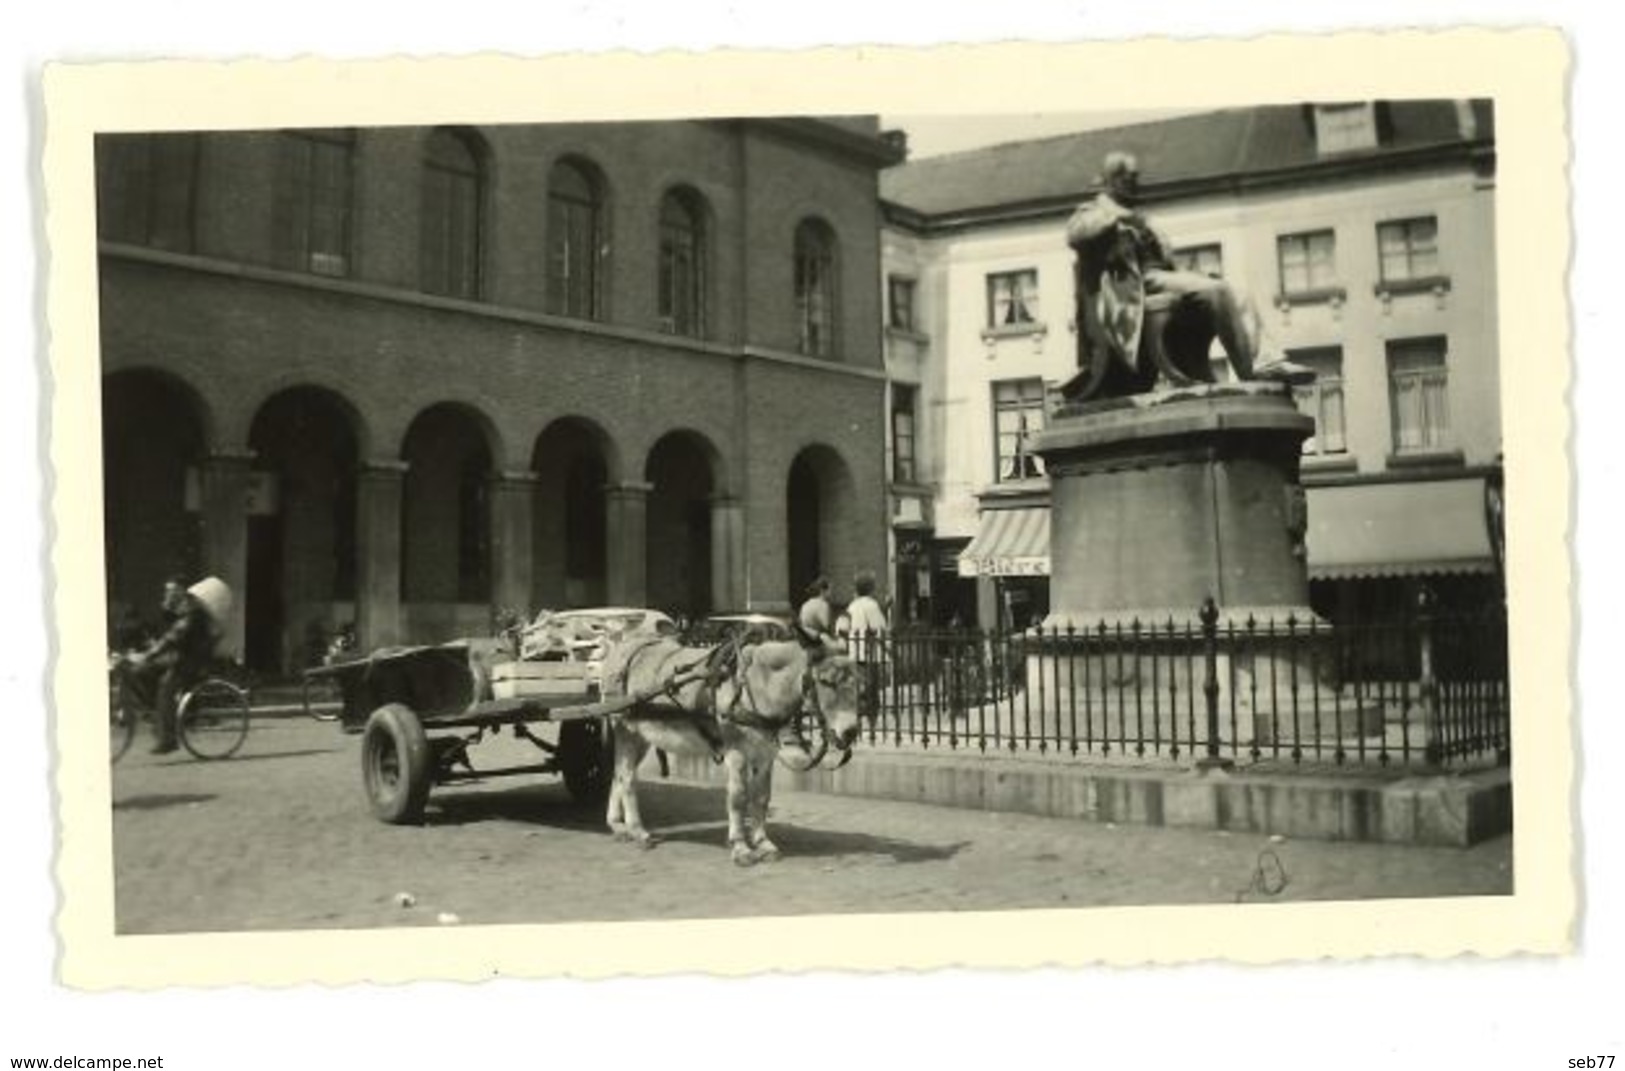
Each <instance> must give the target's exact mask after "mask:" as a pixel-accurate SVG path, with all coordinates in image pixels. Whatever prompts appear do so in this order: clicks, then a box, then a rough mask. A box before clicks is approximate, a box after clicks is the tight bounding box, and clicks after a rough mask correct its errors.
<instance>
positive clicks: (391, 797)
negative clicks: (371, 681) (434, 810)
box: [361, 703, 434, 825]
mask: <svg viewBox="0 0 1625 1071" xmlns="http://www.w3.org/2000/svg"><path fill="white" fill-rule="evenodd" d="M429 759H430V755H429V736H428V734H427V733H425V732H424V731H423V722H422V721H421V720H419V718H418V716H417V714H416V713H415V712H414V711H413V710H412V708H410V707H408V706H405V705H403V704H401V703H390V704H388V705H387V706H381V707H379V708H378V709H377V710H375V711H373V712H372V716H371V717H369V718H368V719H367V727H366V729H364V730H363V731H362V734H361V781H362V784H363V785H364V786H365V788H366V792H367V803H368V805H369V806H371V808H372V813H373V815H374V816H375V817H377V818H378V819H379V820H380V821H384V822H388V823H389V824H391V825H410V824H412V823H414V822H417V821H419V820H420V819H421V818H422V817H423V808H424V807H425V806H426V805H427V804H428V802H429V789H430V788H432V787H433V784H434V779H433V777H432V776H431V775H432V772H433V771H432V770H431V768H430V762H429Z"/></svg>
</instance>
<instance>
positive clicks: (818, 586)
mask: <svg viewBox="0 0 1625 1071" xmlns="http://www.w3.org/2000/svg"><path fill="white" fill-rule="evenodd" d="M829 591H830V586H829V578H828V577H823V576H820V577H818V578H816V579H815V580H814V581H813V582H812V583H811V584H808V585H807V601H806V602H804V603H802V604H801V612H800V613H799V614H797V615H796V623H797V624H798V625H800V626H801V631H802V632H804V633H806V634H807V635H808V636H810V637H812V638H813V639H816V640H818V641H819V642H821V643H823V644H824V645H825V646H834V644H835V611H834V610H833V609H832V608H831V607H830V604H829Z"/></svg>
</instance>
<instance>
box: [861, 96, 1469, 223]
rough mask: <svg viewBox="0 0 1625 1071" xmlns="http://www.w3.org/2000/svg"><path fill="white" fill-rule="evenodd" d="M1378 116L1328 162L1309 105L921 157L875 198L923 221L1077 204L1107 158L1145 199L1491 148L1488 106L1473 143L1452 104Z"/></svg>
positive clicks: (1418, 105)
mask: <svg viewBox="0 0 1625 1071" xmlns="http://www.w3.org/2000/svg"><path fill="white" fill-rule="evenodd" d="M1379 109H1380V110H1379V113H1378V123H1379V130H1381V132H1382V133H1381V144H1380V145H1379V146H1378V147H1377V148H1375V149H1368V150H1357V151H1353V152H1344V153H1338V154H1336V155H1335V156H1322V155H1320V154H1318V153H1317V152H1316V149H1315V138H1314V120H1313V111H1312V107H1311V106H1310V105H1306V104H1277V105H1261V106H1256V107H1248V108H1229V109H1223V110H1220V111H1211V112H1202V113H1199V114H1196V115H1184V116H1179V117H1176V118H1171V119H1159V120H1155V121H1152V122H1145V123H1135V124H1132V125H1128V126H1118V127H1107V128H1102V129H1099V130H1087V131H1081V132H1079V133H1074V134H1064V135H1060V136H1058V137H1050V138H1039V139H1035V140H1032V141H1016V142H1007V143H1004V144H1001V145H993V146H989V147H987V148H981V149H972V150H969V151H966V152H958V153H949V154H946V155H943V156H935V157H928V158H926V159H922V160H916V161H913V162H911V163H907V164H903V165H901V166H898V167H894V168H891V169H890V170H887V171H883V172H881V176H880V191H881V196H882V198H883V199H885V200H886V201H889V202H891V203H892V204H894V205H899V206H902V207H904V208H906V209H911V210H913V211H914V212H917V213H920V214H922V215H925V216H940V215H945V214H951V213H960V212H968V211H971V210H974V209H985V208H992V207H995V206H1007V205H1015V204H1024V203H1031V202H1043V201H1049V200H1068V199H1076V198H1078V197H1079V196H1081V195H1082V194H1084V193H1085V192H1087V191H1088V190H1089V189H1090V188H1091V187H1092V186H1094V184H1095V180H1096V176H1097V175H1098V173H1099V170H1100V164H1101V161H1102V160H1103V159H1104V158H1105V156H1106V154H1107V153H1108V152H1110V151H1113V150H1122V151H1126V152H1130V153H1133V154H1134V155H1135V156H1136V157H1137V158H1138V159H1139V164H1140V179H1141V186H1142V190H1143V191H1144V192H1145V193H1146V194H1147V195H1148V197H1149V198H1151V199H1154V198H1155V196H1156V192H1157V188H1158V187H1159V186H1167V185H1169V184H1177V185H1184V184H1187V183H1193V182H1195V183H1200V182H1203V181H1217V180H1227V179H1238V178H1242V177H1246V176H1253V175H1266V174H1269V173H1272V172H1279V171H1283V170H1290V169H1294V168H1302V167H1307V166H1324V167H1337V166H1339V165H1343V166H1346V165H1347V164H1348V163H1349V162H1350V161H1356V160H1373V159H1375V160H1380V159H1383V158H1387V157H1392V156H1394V155H1396V154H1403V153H1407V152H1413V151H1416V150H1421V149H1426V148H1432V147H1445V146H1467V145H1477V144H1485V143H1493V141H1494V136H1495V134H1494V127H1493V108H1492V104H1491V102H1490V101H1487V100H1478V101H1473V102H1472V113H1473V117H1474V121H1475V126H1476V130H1475V131H1474V132H1473V136H1472V137H1468V136H1465V135H1464V134H1463V132H1462V130H1461V124H1460V120H1459V118H1458V115H1457V110H1456V102H1455V101H1452V100H1421V101H1391V102H1382V103H1380V104H1379Z"/></svg>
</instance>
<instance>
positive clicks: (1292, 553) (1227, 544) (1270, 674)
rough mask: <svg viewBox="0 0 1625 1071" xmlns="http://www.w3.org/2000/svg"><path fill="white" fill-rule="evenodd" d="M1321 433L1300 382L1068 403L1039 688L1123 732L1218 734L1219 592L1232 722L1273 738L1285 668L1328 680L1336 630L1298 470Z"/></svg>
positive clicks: (1033, 665)
mask: <svg viewBox="0 0 1625 1071" xmlns="http://www.w3.org/2000/svg"><path fill="white" fill-rule="evenodd" d="M1313 433H1314V421H1313V420H1312V419H1311V418H1309V417H1306V416H1304V415H1302V414H1301V413H1299V412H1298V410H1297V407H1296V406H1295V405H1294V404H1293V400H1292V396H1291V394H1290V393H1289V391H1288V389H1287V388H1285V387H1283V386H1280V385H1276V384H1267V383H1243V384H1235V385H1215V386H1202V387H1195V388H1190V389H1186V390H1179V391H1171V392H1166V393H1157V394H1145V395H1137V396H1134V397H1131V398H1125V399H1118V400H1114V401H1111V402H1103V403H1096V404H1093V405H1083V406H1076V407H1072V408H1063V409H1062V410H1060V411H1059V412H1058V413H1056V414H1055V415H1054V417H1053V418H1052V420H1051V423H1050V426H1049V428H1048V429H1046V430H1045V431H1044V432H1043V433H1042V434H1041V435H1039V436H1038V437H1037V441H1036V442H1035V444H1034V449H1035V451H1036V452H1037V453H1038V454H1040V455H1041V456H1042V457H1043V458H1044V461H1045V467H1046V469H1047V471H1048V473H1049V477H1050V487H1051V491H1050V500H1051V508H1050V607H1051V613H1050V615H1049V617H1048V618H1046V619H1045V621H1044V625H1043V629H1042V633H1043V638H1042V639H1036V640H1035V642H1034V643H1033V644H1032V645H1031V647H1030V653H1029V655H1028V659H1027V677H1028V681H1027V685H1028V688H1029V690H1030V691H1033V692H1036V693H1038V694H1045V693H1047V694H1048V695H1049V696H1050V697H1051V698H1050V702H1049V703H1048V704H1046V705H1050V706H1053V707H1054V708H1055V709H1056V710H1057V711H1058V712H1059V711H1061V710H1065V711H1066V712H1067V716H1068V717H1069V718H1070V717H1073V716H1074V713H1073V712H1074V711H1078V710H1083V711H1085V712H1086V716H1089V717H1093V718H1098V719H1100V722H1101V723H1102V724H1101V726H1100V728H1102V729H1104V730H1105V731H1106V732H1107V733H1109V734H1110V735H1112V736H1119V735H1122V736H1124V737H1127V738H1129V739H1131V740H1132V739H1133V738H1134V737H1135V736H1137V735H1141V734H1144V736H1145V738H1147V739H1150V738H1152V737H1153V735H1154V736H1155V737H1157V738H1160V739H1162V740H1167V739H1169V734H1170V733H1172V732H1177V735H1179V736H1180V737H1181V738H1186V739H1188V738H1189V735H1190V734H1191V731H1192V730H1193V729H1194V732H1195V734H1196V735H1198V736H1202V737H1205V736H1206V734H1207V724H1206V722H1207V713H1206V701H1205V691H1206V685H1207V675H1208V666H1207V661H1206V654H1207V644H1206V641H1205V639H1204V637H1203V635H1202V631H1201V625H1200V622H1199V619H1198V615H1199V613H1200V611H1201V607H1202V605H1203V603H1204V602H1205V601H1206V600H1207V599H1210V598H1211V599H1212V600H1213V601H1214V603H1215V604H1216V605H1217V608H1218V611H1219V619H1218V626H1217V636H1216V642H1215V647H1216V648H1217V651H1218V654H1217V657H1216V659H1215V660H1214V665H1213V674H1214V677H1215V683H1216V684H1217V695H1218V700H1219V705H1220V709H1221V710H1222V711H1223V717H1222V719H1221V722H1222V724H1221V725H1220V726H1219V727H1218V728H1219V735H1220V736H1221V738H1223V739H1225V740H1229V739H1231V738H1232V737H1237V736H1239V737H1241V738H1242V739H1243V740H1250V741H1265V740H1271V739H1274V738H1275V736H1276V734H1277V732H1278V726H1277V722H1276V719H1277V714H1276V711H1277V709H1278V706H1279V688H1278V686H1279V685H1280V684H1281V683H1282V682H1292V683H1293V684H1294V685H1295V686H1296V687H1297V688H1299V689H1303V690H1305V691H1307V690H1312V689H1313V688H1315V687H1316V682H1315V680H1314V677H1315V667H1316V663H1317V660H1316V658H1315V657H1314V651H1313V649H1312V648H1311V645H1310V643H1309V642H1307V641H1308V636H1307V633H1309V632H1310V631H1311V630H1313V631H1316V632H1318V634H1319V635H1320V636H1322V637H1324V636H1325V635H1326V631H1325V629H1326V626H1325V625H1324V624H1323V623H1321V622H1318V621H1317V620H1316V619H1315V617H1314V614H1313V613H1312V612H1311V611H1310V609H1309V576H1308V567H1307V562H1306V560H1305V549H1304V533H1305V531H1306V528H1307V519H1308V518H1307V513H1306V508H1305V500H1304V493H1303V488H1302V486H1301V484H1300V483H1299V480H1298V471H1299V458H1300V454H1301V450H1302V444H1303V441H1304V439H1306V438H1307V437H1309V436H1310V435H1312V434H1313ZM1283 632H1284V633H1286V635H1285V636H1283V635H1282V634H1283ZM1263 634H1267V635H1270V636H1271V637H1272V642H1270V643H1268V644H1263V643H1259V642H1258V637H1259V636H1260V635H1263ZM1299 634H1303V636H1302V639H1303V641H1304V642H1299V641H1298V639H1297V637H1298V636H1299ZM1261 683H1262V684H1264V688H1262V689H1261V687H1260V685H1261ZM1299 694H1300V695H1303V694H1304V692H1303V691H1300V692H1299ZM1232 718H1234V720H1235V722H1236V724H1235V726H1234V728H1232V726H1231V724H1230V723H1231V721H1232Z"/></svg>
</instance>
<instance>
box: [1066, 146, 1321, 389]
mask: <svg viewBox="0 0 1625 1071" xmlns="http://www.w3.org/2000/svg"><path fill="white" fill-rule="evenodd" d="M1138 194H1139V169H1138V166H1137V164H1136V162H1135V160H1134V157H1132V156H1130V155H1128V154H1127V153H1117V152H1114V153H1111V154H1109V155H1108V156H1107V157H1106V161H1105V166H1104V168H1103V170H1102V175H1101V190H1100V192H1099V193H1098V194H1096V195H1095V196H1094V197H1092V198H1091V199H1090V200H1088V201H1085V202H1084V203H1083V204H1082V205H1080V206H1079V207H1078V209H1077V211H1076V212H1074V213H1073V214H1072V218H1071V219H1070V220H1069V221H1068V222H1067V228H1066V238H1067V244H1068V245H1070V246H1071V247H1072V249H1073V251H1074V252H1075V253H1076V260H1075V262H1074V269H1073V270H1074V273H1075V283H1076V294H1077V306H1078V307H1077V327H1078V373H1077V375H1075V376H1073V377H1072V378H1071V379H1069V380H1068V381H1067V382H1066V383H1064V384H1062V386H1061V393H1062V395H1063V397H1065V398H1066V399H1068V400H1069V401H1088V400H1093V399H1100V398H1117V397H1124V396H1126V395H1130V394H1139V393H1143V392H1145V391H1149V390H1151V389H1153V388H1154V387H1155V386H1156V384H1157V383H1158V381H1159V380H1160V381H1162V382H1164V383H1166V384H1168V385H1169V386H1173V387H1183V386H1191V385H1193V384H1196V383H1211V382H1213V370H1212V366H1211V364H1210V363H1209V360H1208V352H1209V350H1210V349H1211V347H1212V345H1213V340H1214V338H1217V339H1218V340H1219V342H1220V344H1221V345H1223V347H1224V352H1225V356H1226V357H1228V358H1229V360H1230V364H1231V367H1232V368H1233V369H1234V370H1235V373H1236V378H1238V379H1243V380H1253V379H1256V380H1274V381H1277V382H1285V383H1288V384H1302V383H1308V382H1311V381H1312V380H1313V379H1314V373H1313V372H1312V371H1311V370H1309V369H1307V368H1304V367H1302V366H1300V365H1296V364H1293V363H1291V362H1289V361H1284V360H1276V361H1273V362H1269V363H1259V362H1258V344H1259V334H1260V332H1259V329H1258V317H1257V315H1256V314H1255V313H1253V312H1252V311H1251V309H1250V307H1248V306H1245V305H1243V304H1242V303H1241V302H1240V301H1238V300H1237V298H1236V295H1235V292H1234V291H1232V290H1231V288H1230V286H1229V285H1228V284H1227V283H1225V281H1224V280H1223V279H1219V278H1215V277H1214V276H1210V275H1204V274H1201V273H1200V272H1194V271H1181V270H1179V269H1178V268H1176V267H1175V265H1174V262H1173V259H1172V257H1171V256H1170V254H1169V246H1168V243H1167V242H1166V241H1165V240H1164V239H1163V237H1162V236H1161V235H1160V234H1158V233H1157V232H1156V231H1155V230H1154V229H1152V227H1151V225H1150V224H1149V223H1148V222H1147V221H1146V219H1145V217H1144V216H1142V215H1141V214H1140V213H1139V212H1137V211H1136V210H1135V208H1134V205H1135V204H1136V202H1137V201H1138V200H1139V196H1138Z"/></svg>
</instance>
